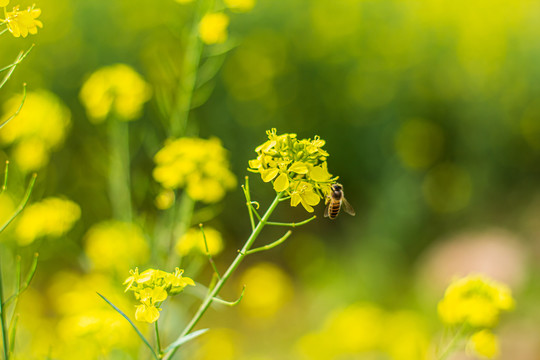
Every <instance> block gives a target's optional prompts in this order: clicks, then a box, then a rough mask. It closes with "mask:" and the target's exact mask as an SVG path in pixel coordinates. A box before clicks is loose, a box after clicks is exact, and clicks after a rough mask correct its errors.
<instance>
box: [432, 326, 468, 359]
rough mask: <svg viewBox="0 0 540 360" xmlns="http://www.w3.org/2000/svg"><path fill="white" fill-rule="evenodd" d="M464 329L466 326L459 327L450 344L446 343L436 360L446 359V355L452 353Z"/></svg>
mask: <svg viewBox="0 0 540 360" xmlns="http://www.w3.org/2000/svg"><path fill="white" fill-rule="evenodd" d="M465 329H466V324H463V325H462V326H461V327H460V329H459V330H458V331H457V332H456V334H455V335H454V337H453V338H452V340H450V342H449V343H448V345H447V346H446V348H445V349H444V351H443V352H442V353H441V354H440V355H438V356H437V360H445V359H446V358H447V357H448V355H450V354H451V353H452V350H454V349H455V347H456V342H457V341H458V340H461V338H462V336H463V333H464V332H465Z"/></svg>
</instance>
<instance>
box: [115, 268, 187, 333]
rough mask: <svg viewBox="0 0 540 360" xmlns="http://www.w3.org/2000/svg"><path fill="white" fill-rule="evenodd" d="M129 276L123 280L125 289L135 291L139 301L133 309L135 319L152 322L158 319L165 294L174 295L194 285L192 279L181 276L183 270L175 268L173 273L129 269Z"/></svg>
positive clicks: (165, 297)
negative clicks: (135, 308)
mask: <svg viewBox="0 0 540 360" xmlns="http://www.w3.org/2000/svg"><path fill="white" fill-rule="evenodd" d="M129 273H130V274H131V276H130V277H128V278H127V279H126V281H124V285H125V284H127V287H126V291H128V290H131V291H133V292H134V293H135V298H136V299H137V300H139V301H140V302H141V304H140V305H138V306H137V310H136V311H135V319H136V320H138V321H145V322H148V323H153V322H155V321H157V319H159V312H160V311H161V308H160V307H159V306H160V305H161V303H162V302H163V301H165V299H167V296H169V295H176V294H178V293H180V292H182V290H184V288H185V287H186V286H188V285H191V286H195V282H193V280H192V279H190V278H188V277H185V276H182V274H183V273H184V270H180V269H179V268H176V269H175V270H174V273H168V272H166V271H162V270H156V269H148V270H145V271H143V272H142V273H140V274H139V269H138V268H135V270H130V271H129Z"/></svg>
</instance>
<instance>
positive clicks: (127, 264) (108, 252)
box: [85, 221, 149, 273]
mask: <svg viewBox="0 0 540 360" xmlns="http://www.w3.org/2000/svg"><path fill="white" fill-rule="evenodd" d="M85 253H86V255H87V256H88V258H90V260H91V261H92V264H93V265H94V267H95V268H96V269H97V270H103V271H113V272H116V273H123V272H125V271H126V270H127V269H129V268H131V267H132V266H134V265H135V264H140V263H143V262H145V261H146V260H147V259H148V253H149V249H148V244H147V242H146V240H145V238H144V234H143V232H142V230H141V229H140V228H139V227H138V226H136V225H135V224H131V223H125V222H120V221H106V222H101V223H98V224H96V225H93V226H92V227H91V228H90V230H88V232H87V233H86V236H85Z"/></svg>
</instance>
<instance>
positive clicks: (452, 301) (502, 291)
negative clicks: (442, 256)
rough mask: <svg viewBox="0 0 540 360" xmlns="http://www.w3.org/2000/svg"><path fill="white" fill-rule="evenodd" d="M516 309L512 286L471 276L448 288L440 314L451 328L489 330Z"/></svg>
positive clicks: (457, 281) (455, 282)
mask: <svg viewBox="0 0 540 360" xmlns="http://www.w3.org/2000/svg"><path fill="white" fill-rule="evenodd" d="M513 308H514V299H513V298H512V293H511V291H510V289H509V288H508V286H506V285H505V284H502V283H499V282H497V281H494V280H492V279H489V278H488V277H486V276H483V275H469V276H466V277H463V278H460V279H457V280H454V281H453V282H452V283H451V284H450V285H449V286H448V288H447V289H446V292H445V294H444V298H443V299H442V300H441V301H440V302H439V305H438V312H439V316H440V318H441V320H442V321H443V322H444V323H445V324H447V325H457V324H462V323H467V324H469V325H471V326H473V327H488V328H489V327H493V326H495V325H496V324H497V322H498V320H499V315H500V313H501V311H509V310H512V309H513Z"/></svg>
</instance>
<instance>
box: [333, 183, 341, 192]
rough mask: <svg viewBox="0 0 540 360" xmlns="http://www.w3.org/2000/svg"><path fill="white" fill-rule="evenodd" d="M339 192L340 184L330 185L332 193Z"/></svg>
mask: <svg viewBox="0 0 540 360" xmlns="http://www.w3.org/2000/svg"><path fill="white" fill-rule="evenodd" d="M341 190H343V186H341V184H333V185H332V191H341Z"/></svg>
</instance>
